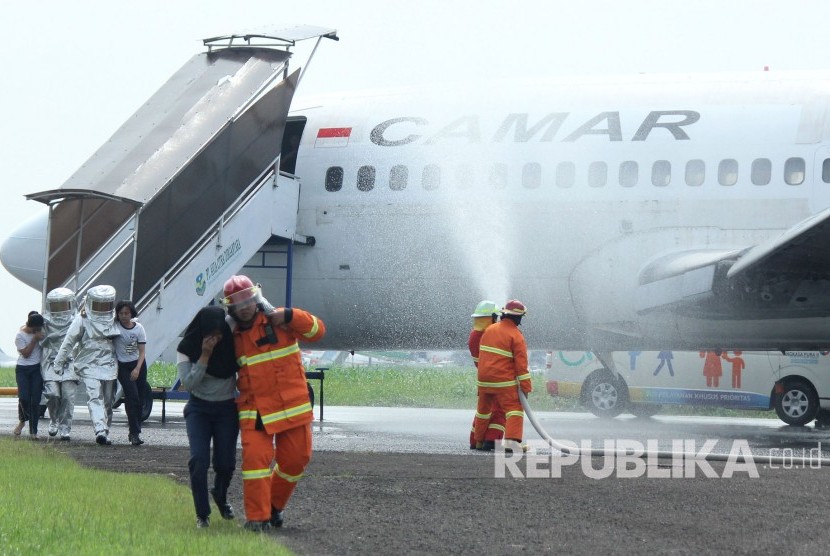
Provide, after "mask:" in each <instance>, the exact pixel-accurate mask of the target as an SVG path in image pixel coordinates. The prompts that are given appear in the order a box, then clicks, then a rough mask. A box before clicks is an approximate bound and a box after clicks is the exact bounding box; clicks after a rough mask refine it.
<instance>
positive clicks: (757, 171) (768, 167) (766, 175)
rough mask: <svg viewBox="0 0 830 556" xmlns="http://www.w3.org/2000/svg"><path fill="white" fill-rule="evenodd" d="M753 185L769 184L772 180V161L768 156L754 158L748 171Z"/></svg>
mask: <svg viewBox="0 0 830 556" xmlns="http://www.w3.org/2000/svg"><path fill="white" fill-rule="evenodd" d="M750 174H751V176H750V177H751V178H752V184H753V185H769V182H770V181H771V180H772V162H770V159H769V158H756V159H755V160H753V161H752V171H751V172H750Z"/></svg>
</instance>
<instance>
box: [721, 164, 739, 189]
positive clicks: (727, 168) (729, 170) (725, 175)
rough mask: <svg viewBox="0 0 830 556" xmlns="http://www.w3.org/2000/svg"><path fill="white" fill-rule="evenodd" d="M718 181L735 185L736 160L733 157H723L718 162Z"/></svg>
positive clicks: (736, 180) (736, 173) (736, 177)
mask: <svg viewBox="0 0 830 556" xmlns="http://www.w3.org/2000/svg"><path fill="white" fill-rule="evenodd" d="M718 183H719V184H721V185H735V184H736V183H738V161H737V160H735V159H734V158H725V159H724V160H721V161H720V164H718Z"/></svg>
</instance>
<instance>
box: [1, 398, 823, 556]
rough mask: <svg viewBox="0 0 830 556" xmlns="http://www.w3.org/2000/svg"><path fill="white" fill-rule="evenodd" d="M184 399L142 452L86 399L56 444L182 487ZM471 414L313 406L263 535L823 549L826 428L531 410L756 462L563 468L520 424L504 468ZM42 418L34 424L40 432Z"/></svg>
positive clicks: (512, 549) (560, 423)
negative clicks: (294, 484)
mask: <svg viewBox="0 0 830 556" xmlns="http://www.w3.org/2000/svg"><path fill="white" fill-rule="evenodd" d="M183 407H184V404H183V403H180V402H171V403H168V404H167V405H166V411H165V419H164V422H162V418H161V417H162V416H161V404H160V403H157V404H156V405H155V407H154V411H153V414H152V415H151V417H150V419H149V420H148V421H147V422H145V423H144V432H143V434H142V436H143V437H144V438H145V440H146V441H147V444H146V445H145V446H142V447H139V448H134V447H131V446H129V445H128V444H127V441H126V438H127V427H126V418H125V415H124V413H123V409H121V410H116V413H115V415H114V424H113V428H112V432H111V435H110V436H111V438H112V440H113V442H114V446H113V447H112V448H109V447H107V448H104V447H100V446H96V445H95V444H93V435H92V430H91V427H90V424H89V420H88V414H87V411H86V408H85V407H82V406H77V407H76V423H75V425H74V427H73V432H72V441H71V442H68V443H64V442H57V443H56V444H57V446H58V449H59V450H60V451H63V452H65V453H67V454H69V455H71V456H72V457H74V458H75V459H77V460H78V461H80V462H81V463H83V464H84V465H90V466H93V467H100V468H103V469H112V468H113V467H114V466H116V465H117V466H119V467H120V468H121V469H122V470H124V469H141V470H142V471H144V472H154V473H159V474H163V475H164V476H168V477H170V478H173V479H174V480H177V481H178V482H180V483H182V484H186V483H187V458H188V453H187V437H186V433H185V428H184V421H183V418H182V415H181V412H182V408H183ZM318 411H319V408H318V409H315V415H317V416H318V418H319V413H318ZM472 415H473V411H472V410H470V411H466V410H434V409H411V408H364V407H359V408H356V407H333V406H332V407H326V408H325V420H324V421H323V422H322V423H320V422H319V420H318V421H315V423H314V426H313V430H314V450H315V454H314V456H313V458H312V462H311V464H310V465H309V467H308V468H307V470H306V474H305V477H304V478H303V480H302V481H301V482H300V483H299V485H298V488H297V491H296V493H295V496H294V497H293V498H292V500H291V503H290V504H289V508H287V509H286V523H285V526H284V527H283V528H282V529H280V530H278V531H276V532H274V533H273V535H274V536H275V537H276V538H278V539H279V540H280V541H281V542H283V543H285V544H286V545H288V546H289V547H290V548H291V549H292V550H294V551H296V552H297V553H299V554H365V553H377V554H485V553H486V554H514V553H519V552H523V553H533V554H538V553H548V552H557V553H563V552H564V553H567V554H597V553H601V552H607V553H623V554H641V553H646V552H648V553H655V554H669V553H671V554H698V553H711V554H718V553H723V554H727V553H729V554H735V553H741V554H750V553H752V554H773V553H778V552H782V551H787V552H795V553H806V552H813V553H822V552H825V551H826V547H827V546H828V545H830V528H827V527H824V526H823V525H822V524H823V522H824V518H823V517H822V516H823V513H824V512H823V510H822V509H821V508H822V507H823V504H824V498H823V494H824V493H825V492H827V491H828V488H827V480H828V479H830V476H826V474H827V473H828V471H827V467H826V466H824V465H823V464H822V462H821V461H819V460H818V458H817V457H816V458H815V460H814V461H815V462H817V463H818V465H811V464H810V456H811V453H816V454H817V453H819V452H811V451H814V450H819V451H820V453H821V455H823V456H825V457H826V456H827V454H826V451H825V450H824V444H825V443H826V444H828V445H830V433H828V432H825V431H824V430H816V429H815V428H813V427H812V426H808V427H798V428H795V427H787V426H784V425H783V424H782V423H781V422H780V421H778V420H776V419H734V418H728V419H725V418H702V417H697V418H684V417H668V416H661V417H656V418H651V419H635V418H627V419H626V418H618V419H616V420H613V421H604V420H600V419H597V418H595V417H593V416H591V415H588V414H581V413H551V412H542V413H539V414H538V415H537V417H538V419H539V420H540V422H542V423H543V424H544V426H545V427H546V429H547V430H548V432H549V433H550V434H551V435H552V436H554V437H555V438H557V439H562V440H570V441H571V442H574V443H577V444H579V443H581V442H587V443H589V444H590V445H592V446H601V445H602V444H603V443H605V442H609V441H613V442H615V443H617V444H618V445H619V444H620V443H622V444H624V445H627V446H629V447H631V446H635V445H636V444H637V443H640V444H642V445H643V446H646V445H648V443H649V442H653V443H656V444H657V445H658V446H659V447H660V448H661V449H665V448H667V447H669V448H670V447H671V446H672V443H677V442H680V445H682V446H683V447H684V448H688V447H689V446H690V445H691V446H693V449H694V451H699V450H701V449H702V448H703V447H704V446H705V445H706V443H707V442H708V441H713V442H714V444H713V447H712V451H720V452H721V453H728V452H729V450H730V449H731V448H732V446H734V445H735V443H736V442H737V443H740V444H741V445H743V444H744V443H745V444H746V445H747V446H749V450H750V451H751V452H752V454H754V455H755V456H756V457H757V461H756V463H755V464H753V466H752V469H750V468H748V467H746V466H740V465H737V466H735V465H733V466H732V467H731V468H730V464H729V463H723V462H720V463H712V464H711V465H707V464H699V463H691V464H690V463H689V462H682V461H681V462H673V461H670V460H668V461H667V460H646V459H641V460H639V461H641V462H642V463H634V462H632V460H629V461H628V462H623V461H620V460H616V461H614V460H611V461H610V464H609V463H608V461H603V458H596V457H595V458H579V460H578V461H577V459H576V458H574V459H573V461H570V460H568V461H564V463H563V461H560V460H557V459H555V458H554V457H553V456H552V455H550V452H548V455H545V447H544V446H541V445H536V446H534V439H537V440H538V436H537V435H535V433H533V432H532V431H531V429H530V427H529V426H527V425H526V430H527V431H528V433H527V439H528V441H529V443H530V445H531V448H532V449H533V450H536V451H537V452H538V454H541V455H537V456H534V457H535V458H537V459H535V460H534V457H522V456H517V458H518V459H515V460H513V462H512V464H511V461H509V457H506V456H505V455H504V454H494V453H492V452H477V451H471V450H469V448H468V446H467V438H468V434H469V430H470V424H471V421H472ZM15 423H16V401H15V400H13V399H9V398H3V399H0V431H2V432H0V433H2V434H10V433H11V429H12V427H13V426H14V424H15ZM47 423H48V421H47V420H41V421H40V427H41V436H45V434H46V427H47ZM537 444H538V442H537ZM537 448H538V449H537ZM786 450H789V452H785V451H786ZM773 453H774V454H777V455H779V456H780V455H782V454H786V453H789V454H791V458H792V461H791V463H790V464H789V465H781V464H778V465H768V464H767V463H765V460H764V456H765V454H767V455H769V454H773ZM800 456H805V457H806V459H799V457H800ZM635 459H636V458H635ZM531 462H534V463H531ZM805 462H806V463H805ZM678 463H679V465H678ZM609 465H610V466H609ZM603 469H605V470H606V471H609V472H608V473H605V472H604V471H601V470H603ZM598 470H600V471H598ZM600 476H601V478H600ZM241 490H242V489H241V481H240V480H239V479H238V477H237V478H236V479H235V480H234V482H233V483H232V488H231V493H230V498H231V500H232V502H233V504H234V505H235V506H236V507H237V508H238V515H239V520H240V524H241V522H242V520H244V516H243V512H242V511H241V508H242V492H241ZM182 526H183V527H190V526H193V519H192V516H182Z"/></svg>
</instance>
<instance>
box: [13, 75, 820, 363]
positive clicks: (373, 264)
mask: <svg viewBox="0 0 830 556" xmlns="http://www.w3.org/2000/svg"><path fill="white" fill-rule="evenodd" d="M828 99H830V73H809V74H807V73H804V74H787V75H776V74H773V73H766V72H763V73H761V72H759V73H758V74H745V75H706V76H634V77H630V78H614V79H592V78H583V79H574V80H552V81H544V82H541V81H540V82H534V83H510V82H504V83H500V84H497V85H491V86H481V87H457V88H437V87H430V88H427V89H425V90H421V91H376V92H367V93H359V94H348V95H331V96H326V97H321V98H315V99H308V100H302V99H299V98H298V99H296V100H295V102H294V103H293V105H292V112H291V114H290V116H291V117H292V118H305V126H304V130H303V135H302V139H301V142H300V146H299V151H298V153H297V159H296V160H297V161H296V169H295V172H294V173H295V174H296V175H297V176H298V177H299V178H300V179H301V182H302V191H301V195H300V205H299V215H298V224H297V233H299V234H302V235H305V236H313V238H314V240H315V241H314V245H313V246H308V245H297V246H296V247H295V249H294V259H293V282H292V292H293V294H292V295H293V304H294V305H295V306H299V307H303V308H306V309H309V310H311V311H313V312H314V313H315V314H317V315H319V316H320V317H322V318H323V319H324V320H325V322H326V324H327V327H328V333H327V336H326V340H325V344H324V345H321V346H320V347H321V348H325V347H333V348H338V349H428V348H432V349H463V348H464V347H465V345H466V338H467V335H468V332H469V325H470V318H469V315H470V313H471V312H472V309H473V307H475V305H476V304H477V303H478V301H480V300H481V299H485V298H490V299H493V300H494V301H496V302H497V303H504V302H505V301H506V300H507V299H509V298H518V299H520V300H522V301H523V302H524V303H525V304H526V305H527V307H528V315H527V316H526V317H525V320H524V321H523V324H522V330H523V332H524V334H525V336H526V338H527V340H528V344H529V346H530V347H531V348H537V349H540V348H551V349H553V348H555V349H578V350H583V349H584V350H593V351H610V350H617V349H632V348H640V349H701V348H718V347H724V348H735V349H737V348H744V349H747V348H776V347H784V346H786V347H792V348H795V347H807V346H810V347H818V346H826V345H828V343H830V327H828V324H830V320H828V315H830V312H827V311H824V310H823V309H821V308H818V309H815V308H812V309H810V310H802V309H800V308H798V307H795V308H794V305H793V303H794V302H791V303H789V304H788V303H785V302H783V301H782V300H781V298H780V295H781V293H780V292H778V291H775V290H774V288H773V289H772V290H769V288H768V287H767V286H764V287H766V288H767V289H765V290H763V291H761V290H759V291H758V292H750V290H751V288H750V287H749V286H747V288H746V289H747V292H749V293H752V294H754V293H757V296H758V299H759V301H758V302H757V303H758V305H757V306H756V302H755V301H754V300H753V301H751V302H747V303H749V305H747V304H744V305H740V304H738V305H735V306H734V307H732V308H731V309H730V310H729V311H725V312H723V313H721V312H719V311H718V310H716V309H713V308H712V307H713V306H714V305H716V304H717V296H716V295H715V296H713V295H711V294H710V295H708V296H707V295H706V294H705V293H701V294H700V295H699V296H698V297H695V296H693V295H690V296H687V297H685V298H684V299H683V300H682V302H680V301H678V300H676V299H668V298H667V299H666V300H664V301H660V300H652V299H649V298H652V297H659V296H660V295H663V293H659V294H656V293H653V292H655V291H656V290H654V289H649V286H648V282H649V279H648V276H649V275H650V274H654V273H657V274H660V273H663V274H665V275H666V276H669V275H671V273H672V272H673V271H672V268H673V267H672V264H665V265H664V264H661V263H660V261H661V260H664V259H665V258H666V257H669V258H671V257H672V256H673V255H674V254H681V255H682V254H684V253H695V254H699V255H700V256H702V257H704V258H705V257H707V256H711V257H713V258H715V259H716V258H718V257H722V256H723V254H724V253H727V254H728V253H732V252H735V253H738V252H742V250H745V249H747V248H750V247H752V246H754V245H757V244H759V243H762V242H765V241H769V240H771V239H773V238H775V237H776V236H778V235H780V234H781V233H782V232H784V231H785V230H788V229H790V228H791V227H792V226H794V225H795V224H797V223H798V222H800V221H801V220H803V219H805V218H807V217H809V216H810V215H814V214H817V213H819V212H820V211H821V210H823V209H825V208H826V207H828V206H830V183H827V182H828V181H830V166H828V167H827V168H825V166H824V165H825V162H824V161H825V160H826V159H828V158H830V119H828V118H827V115H828V114H827V108H828ZM321 130H322V131H321ZM8 245H11V244H8ZM6 251H7V249H5V248H4V253H3V261H4V264H6V266H7V268H10V270H11V267H10V264H9V262H8V259H9V253H8V252H6ZM12 266H13V265H12ZM691 267H695V265H691ZM12 272H14V271H13V270H12ZM241 272H245V273H248V274H250V275H251V276H252V277H253V278H254V279H255V280H258V281H260V282H261V283H262V284H263V286H264V288H263V289H264V291H265V293H266V295H267V296H269V297H272V298H274V300H275V301H276V302H279V301H280V297H281V292H282V291H283V288H284V285H283V284H284V282H283V278H282V276H275V275H274V273H273V272H270V271H268V270H260V269H247V268H246V269H242V270H241ZM813 278H815V280H816V284H818V285H822V284H824V277H818V276H814V277H813ZM772 282H774V280H773V281H772ZM683 287H687V286H683ZM688 287H690V288H691V287H692V286H688ZM681 289H682V288H681ZM761 289H763V288H761ZM661 291H662V290H661ZM790 293H792V292H790ZM747 295H749V294H747ZM776 295H778V297H776ZM689 300H692V301H689ZM698 300H700V302H701V303H702V305H696V303H697V301H698ZM765 301H766V302H768V306H765V305H764V302H765ZM707 303H708V305H707ZM742 303H743V301H742ZM713 304H714V305H713ZM750 306H751V310H748V309H747V307H750Z"/></svg>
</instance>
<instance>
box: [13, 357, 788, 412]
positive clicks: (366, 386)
mask: <svg viewBox="0 0 830 556" xmlns="http://www.w3.org/2000/svg"><path fill="white" fill-rule="evenodd" d="M147 380H148V382H149V383H150V385H151V386H167V387H170V386H172V385H173V384H174V383H175V382H176V366H175V365H173V364H172V363H154V364H153V365H151V366H150V368H149V370H148V372H147ZM312 385H313V386H314V387H315V390H316V389H317V383H316V381H312ZM0 386H15V382H14V369H4V368H0ZM325 389H326V392H325V393H326V399H325V401H326V405H351V406H370V407H429V408H448V409H471V408H475V406H476V373H475V369H473V368H472V367H443V368H435V367H380V366H374V367H333V368H331V369H329V370H328V371H326V384H325ZM318 396H319V393H318ZM530 405H531V407H532V408H533V409H535V410H537V411H585V409H584V408H582V406H580V405H579V402H578V401H577V400H574V399H566V398H553V397H551V396H549V395H548V394H547V392H546V390H545V380H544V376H543V375H540V374H534V375H533V393H532V394H531V395H530ZM660 413H661V414H662V415H709V416H719V417H761V418H770V419H774V418H776V415H775V412H774V411H743V410H733V409H723V408H719V407H693V406H681V405H664V406H663V410H662V411H661V412H660Z"/></svg>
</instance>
